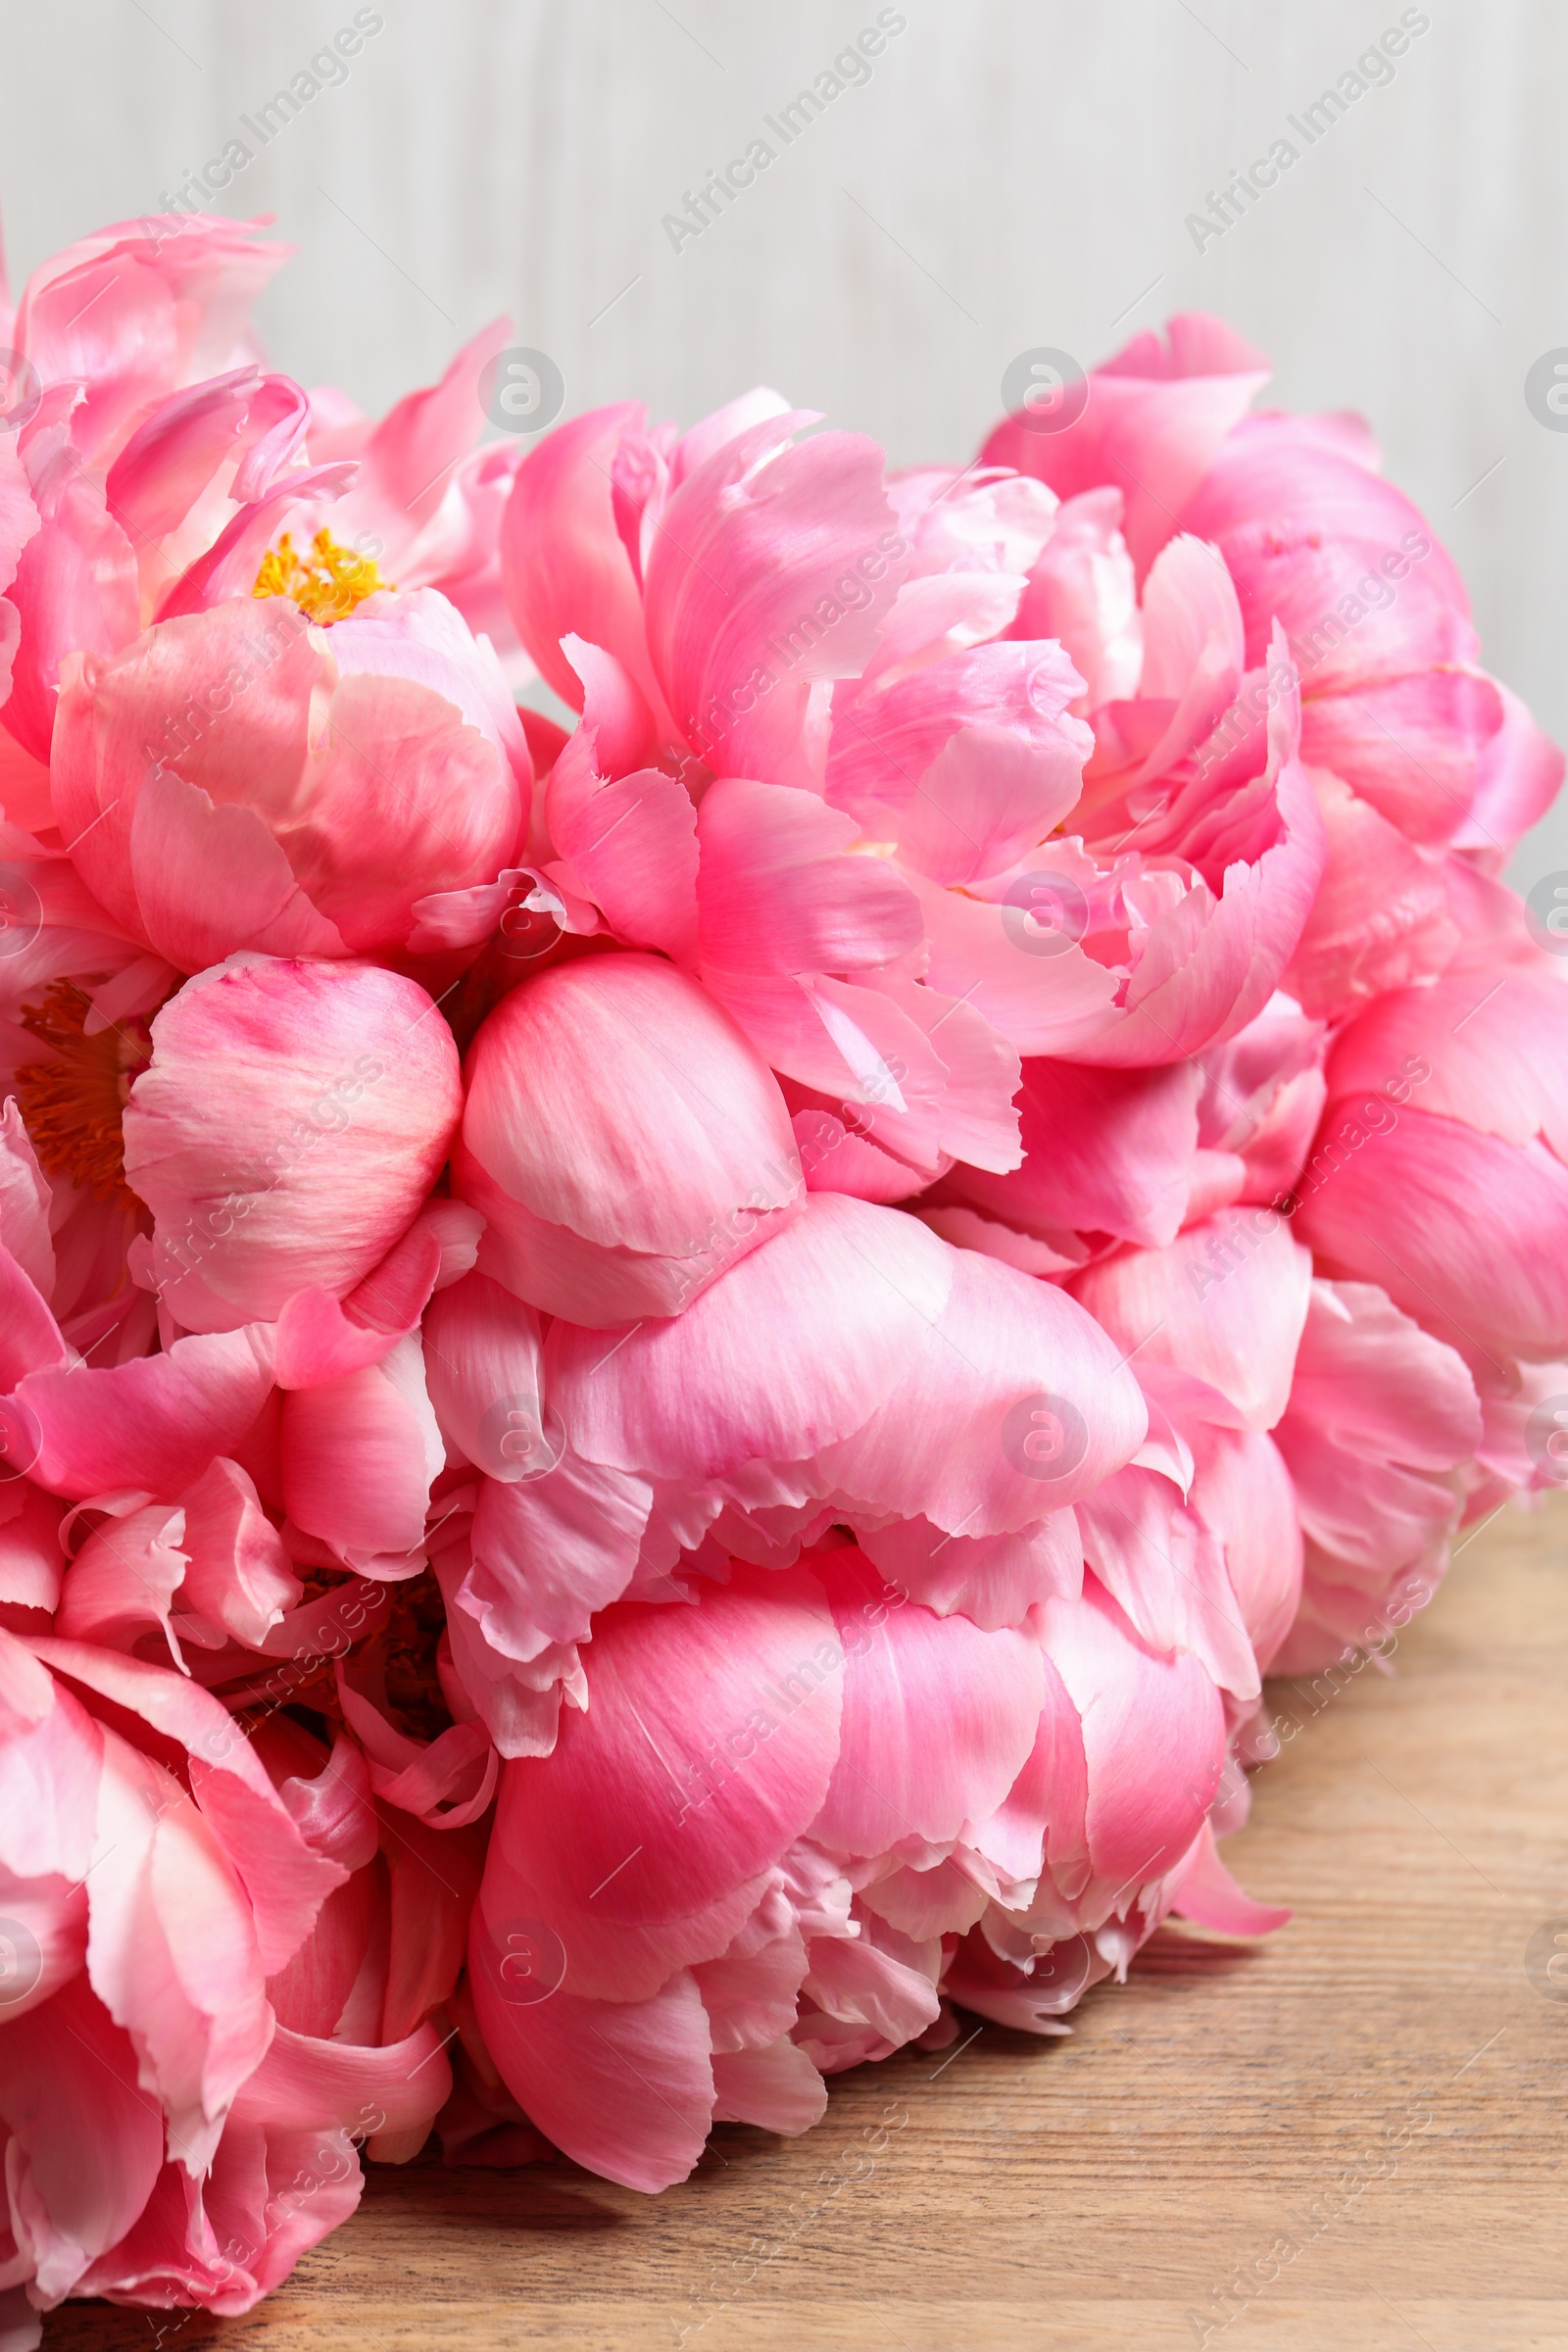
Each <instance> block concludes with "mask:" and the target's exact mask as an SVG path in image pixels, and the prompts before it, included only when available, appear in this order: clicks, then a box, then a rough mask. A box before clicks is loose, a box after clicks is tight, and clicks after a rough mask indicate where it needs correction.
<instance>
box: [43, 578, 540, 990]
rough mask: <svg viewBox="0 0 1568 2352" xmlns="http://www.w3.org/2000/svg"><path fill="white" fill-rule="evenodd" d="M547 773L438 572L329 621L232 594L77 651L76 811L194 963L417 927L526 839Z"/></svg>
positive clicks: (144, 926) (139, 911)
mask: <svg viewBox="0 0 1568 2352" xmlns="http://www.w3.org/2000/svg"><path fill="white" fill-rule="evenodd" d="M529 776H530V770H529V764H528V756H527V748H526V745H525V744H524V742H523V739H522V733H521V729H520V727H519V726H518V723H517V719H516V714H515V711H513V709H512V706H511V703H510V700H509V699H508V697H507V695H506V691H505V688H504V686H503V684H502V680H501V674H500V670H499V668H498V667H497V665H496V662H495V657H494V656H493V655H492V654H490V653H489V651H488V648H486V647H483V646H481V645H479V644H478V643H477V642H475V641H474V640H473V639H472V638H470V637H469V635H468V633H467V630H466V627H465V626H464V624H463V623H462V621H461V620H460V619H459V618H458V616H457V614H456V613H454V612H453V611H452V609H451V608H450V607H449V606H448V605H446V604H445V602H444V601H443V600H442V599H441V598H440V597H438V596H437V595H436V594H435V592H434V591H433V590H430V589H424V590H421V591H419V592H418V594H417V595H415V596H409V597H388V596H385V595H376V596H372V597H371V598H370V599H369V601H368V606H366V605H363V604H362V606H361V608H360V613H359V615H358V616H357V617H355V618H350V619H343V620H340V621H338V622H337V623H336V625H335V626H333V627H332V628H331V629H330V630H329V631H321V630H319V629H316V628H313V627H312V626H310V625H309V623H308V620H307V618H306V614H305V613H304V612H302V611H301V609H300V608H299V607H298V606H297V605H296V604H294V603H293V602H292V601H291V600H289V599H287V598H282V599H280V600H278V601H276V602H273V601H270V600H269V601H263V602H261V603H258V602H257V601H255V600H253V599H251V598H230V599H228V600H227V601H225V602H222V603H220V604H217V605H215V606H213V607H212V608H211V609H210V610H207V611H203V612H199V613H189V614H187V615H186V616H184V617H182V618H177V619H170V620H165V621H162V622H160V623H158V624H157V625H156V626H155V627H154V628H152V629H151V630H150V631H149V632H148V633H147V635H146V636H145V637H142V638H138V639H137V640H136V641H135V642H134V643H133V644H131V645H129V646H128V647H127V648H126V649H125V650H124V652H123V653H120V654H117V655H115V656H114V657H112V658H110V659H108V660H104V659H102V658H98V657H93V656H88V657H86V658H84V659H82V660H80V661H73V662H68V663H67V665H66V667H65V670H64V671H63V678H62V691H61V703H60V714H59V718H58V721H57V725H56V731H55V743H54V753H53V767H52V790H53V798H54V813H55V818H56V821H57V823H58V825H59V827H60V830H61V833H62V836H63V837H64V839H65V840H67V841H69V842H72V843H73V844H75V845H76V846H75V850H74V856H75V858H76V861H77V864H78V868H79V870H80V871H81V872H82V874H83V875H84V876H85V878H86V879H87V881H88V882H89V884H90V885H91V886H92V887H93V888H94V890H95V891H96V893H97V894H98V896H99V897H100V899H101V900H102V901H103V903H104V905H105V906H106V907H107V908H108V910H109V912H110V914H111V916H112V917H113V919H114V920H115V922H116V923H117V924H119V925H120V926H121V927H122V928H123V930H124V931H126V932H128V933H129V934H130V935H131V936H132V937H135V938H139V939H141V940H143V941H145V943H146V945H147V946H148V947H149V948H150V949H152V950H154V951H155V952H156V953H157V954H158V955H160V956H163V957H164V958H165V959H166V961H167V962H168V963H170V964H172V966H173V967H174V969H175V970H176V971H186V972H195V971H200V970H202V969H203V968H204V967H206V966H207V965H210V964H213V963H218V962H221V960H222V959H223V957H224V956H227V955H230V954H232V953H233V952H234V951H235V950H236V949H240V948H253V949H260V950H264V951H267V952H270V953H279V954H285V955H288V954H303V955H309V956H353V955H363V954H367V953H369V954H389V953H392V952H394V951H396V950H399V949H402V948H404V947H407V946H408V945H409V944H410V941H411V939H412V938H413V936H414V933H415V932H416V930H417V923H418V911H417V909H418V902H419V901H420V900H421V899H422V898H426V897H429V896H431V895H432V894H434V893H439V892H441V891H443V890H461V889H465V888H467V887H468V886H469V885H471V884H472V883H474V882H476V881H481V880H482V881H488V880H490V879H491V877H492V876H493V874H494V873H495V871H496V870H497V869H498V868H499V867H501V866H502V865H504V864H506V863H507V862H508V861H509V860H510V858H512V856H513V854H514V852H515V848H516V846H517V841H518V837H519V829H520V827H521V825H522V824H523V822H524V821H525V802H524V798H523V796H524V795H525V793H526V790H527V787H528V783H529Z"/></svg>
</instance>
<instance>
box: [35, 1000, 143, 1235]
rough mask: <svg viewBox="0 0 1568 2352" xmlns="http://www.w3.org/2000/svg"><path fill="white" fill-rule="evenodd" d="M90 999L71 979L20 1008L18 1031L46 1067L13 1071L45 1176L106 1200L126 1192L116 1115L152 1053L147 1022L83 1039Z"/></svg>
mask: <svg viewBox="0 0 1568 2352" xmlns="http://www.w3.org/2000/svg"><path fill="white" fill-rule="evenodd" d="M91 1010H92V1005H91V1002H90V1000H89V999H88V998H87V997H86V996H85V995H84V994H83V993H82V991H81V990H80V989H79V988H77V987H76V985H75V983H74V982H73V981H71V980H52V981H51V982H50V983H49V986H48V987H47V988H46V989H45V991H44V999H43V1003H42V1004H41V1005H24V1006H23V1008H22V1011H21V1014H20V1015H19V1018H20V1021H21V1025H22V1027H23V1028H24V1029H25V1030H26V1031H27V1032H28V1034H29V1035H30V1036H32V1037H35V1038H37V1039H38V1041H39V1043H40V1044H41V1045H44V1046H48V1047H50V1048H51V1049H52V1052H51V1054H50V1058H49V1059H48V1060H47V1061H29V1062H25V1063H24V1064H23V1066H22V1068H21V1069H19V1070H18V1072H17V1077H16V1087H17V1101H18V1103H20V1105H21V1109H22V1117H23V1122H24V1124H25V1127H26V1130H27V1133H28V1135H29V1136H30V1137H31V1138H32V1148H33V1150H34V1151H35V1152H37V1154H38V1159H39V1162H40V1164H41V1165H42V1167H43V1168H44V1170H45V1172H46V1173H47V1174H48V1175H50V1176H68V1177H69V1178H70V1179H71V1181H72V1183H73V1184H79V1185H81V1186H83V1187H84V1188H85V1190H87V1191H88V1192H91V1193H94V1194H96V1195H97V1197H98V1199H99V1200H101V1201H102V1200H105V1199H107V1198H108V1197H109V1195H111V1194H112V1193H120V1192H126V1191H128V1189H129V1188H128V1187H127V1186H126V1183H125V1161H124V1141H123V1135H122V1133H121V1124H120V1122H121V1114H122V1112H123V1110H124V1107H125V1104H126V1102H127V1101H128V1100H129V1096H130V1082H131V1080H132V1079H133V1078H134V1077H135V1075H136V1073H137V1071H138V1070H141V1069H145V1067H146V1065H147V1063H148V1061H149V1059H150V1058H151V1055H152V1039H151V1037H150V1036H149V1034H148V1030H147V1025H146V1023H145V1021H137V1020H133V1021H129V1022H125V1023H122V1024H119V1025H116V1024H114V1023H111V1024H110V1025H109V1026H108V1027H107V1028H105V1029H101V1030H100V1031H99V1032H98V1034H97V1036H96V1037H88V1036H86V1035H85V1033H84V1024H85V1022H86V1018H87V1015H88V1013H89V1012H90V1011H91Z"/></svg>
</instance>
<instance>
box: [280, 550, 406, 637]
mask: <svg viewBox="0 0 1568 2352" xmlns="http://www.w3.org/2000/svg"><path fill="white" fill-rule="evenodd" d="M391 586H392V582H391V581H390V580H383V579H382V577H381V574H380V573H379V571H378V570H377V569H376V566H375V559H374V557H373V556H360V555H356V554H355V552H354V550H353V548H352V547H344V546H342V545H341V544H340V542H339V541H337V540H336V539H334V538H333V536H332V534H331V532H330V531H329V530H327V529H325V528H324V526H323V528H322V529H320V530H319V531H318V532H317V534H316V537H315V538H314V539H313V540H312V541H311V552H310V554H309V555H308V556H301V555H297V554H296V553H295V549H294V541H293V538H292V537H291V535H290V534H289V533H288V532H287V531H285V532H284V533H283V536H282V538H281V539H280V540H279V541H278V543H277V545H276V546H275V547H270V548H269V549H268V551H267V553H266V555H265V556H264V557H263V558H262V568H261V570H260V571H259V572H258V573H257V574H256V585H255V587H254V588H253V589H252V590H251V594H252V596H289V597H292V598H293V600H294V602H295V604H297V605H298V607H299V609H300V611H301V612H302V613H305V614H306V615H307V616H308V617H309V618H310V619H311V620H319V622H320V623H321V626H322V627H323V628H330V627H331V625H332V623H333V621H334V620H346V619H347V617H348V615H349V614H350V613H352V612H353V611H354V608H355V606H356V605H363V604H364V602H365V600H366V598H367V597H368V596H374V594H375V592H376V590H377V589H378V588H390V587H391Z"/></svg>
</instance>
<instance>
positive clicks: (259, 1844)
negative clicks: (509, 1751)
mask: <svg viewBox="0 0 1568 2352" xmlns="http://www.w3.org/2000/svg"><path fill="white" fill-rule="evenodd" d="M0 1681H3V1688H4V1700H3V1705H4V1715H5V1724H4V1737H3V1739H0V1779H3V1780H4V1781H5V1783H6V1785H7V1802H6V1805H5V1808H4V1810H5V1815H6V1819H7V1822H8V1823H9V1825H10V1826H9V1828H8V1829H7V1831H6V1832H5V1834H4V1837H3V1840H0V1873H3V1875H4V1878H5V1895H4V1900H5V1904H6V1909H7V1912H8V1914H9V1915H10V1916H9V1917H8V1920H7V1935H8V1937H9V1938H10V1942H9V1945H8V1948H9V1949H10V1950H11V1951H12V1952H13V1953H14V1955H15V1964H14V1967H13V1969H12V1971H11V1974H10V1979H9V1981H8V1985H7V1988H6V1989H7V2002H6V2011H5V2019H4V2022H3V2023H0V2126H3V2129H4V2132H5V2137H6V2143H7V2167H6V2169H7V2177H8V2180H10V2182H11V2184H12V2186H11V2206H10V2211H11V2236H12V2241H13V2243H12V2253H11V2257H10V2260H9V2263H8V2283H9V2285H10V2286H11V2288H12V2289H13V2301H12V2305H11V2309H10V2311H9V2312H8V2315H7V2316H8V2319H11V2320H12V2322H13V2325H14V2326H15V2328H16V2340H17V2341H18V2342H21V2343H32V2344H36V2343H37V2341H38V2332H37V2323H36V2320H35V2319H34V2318H32V2317H31V2315H32V2314H33V2313H36V2312H38V2311H48V2310H52V2309H53V2308H54V2307H55V2306H56V2305H57V2304H58V2303H59V2302H60V2301H61V2300H62V2299H63V2298H64V2297H65V2296H66V2295H68V2294H83V2295H105V2296H108V2297H110V2298H111V2299H113V2300H118V2301H126V2302H137V2303H150V2304H153V2305H155V2306H157V2305H163V2306H170V2305H180V2304H205V2305H207V2306H208V2307H210V2308H213V2309H216V2310H219V2311H226V2312H234V2313H237V2312H242V2311H246V2310H248V2309H249V2308H250V2307H251V2305H252V2304H253V2303H254V2302H256V2300H257V2299H258V2297H259V2296H260V2295H262V2294H263V2293H265V2292H266V2291H267V2290H268V2288H270V2286H273V2285H275V2284H276V2283H277V2282H278V2280H279V2279H280V2278H283V2277H285V2276H286V2274H287V2272H288V2270H289V2269H290V2268H291V2267H292V2265H293V2263H294V2262H295V2261H296V2260H297V2259H298V2256H299V2255H300V2253H301V2252H303V2251H304V2249H305V2248H306V2247H307V2246H310V2245H313V2244H315V2243H316V2242H317V2240H318V2239H319V2237H321V2236H322V2235H324V2234H325V2232H326V2231H327V2230H328V2229H331V2228H332V2227H334V2226H335V2224H336V2223H337V2222H338V2221H340V2220H341V2219H342V2218H343V2217H344V2215H345V2214H346V2213H348V2212H350V2211H352V2209H353V2206H354V2204H355V2202H356V2201H357V2198H358V2194H359V2183H360V2175H359V2167H358V2164H357V2162H356V2149H357V2146H358V2145H359V2144H360V2143H361V2142H362V2141H366V2140H373V2142H374V2145H375V2147H376V2150H377V2152H378V2153H380V2154H381V2155H383V2156H385V2157H387V2158H390V2159H393V2160H395V2159H397V2158H398V2157H399V2156H405V2155H409V2154H412V2153H413V2152H414V2149H415V2148H416V2147H417V2144H418V2142H419V2141H420V2140H421V2139H422V2138H423V2136H424V2134H425V2131H427V2130H428V2127H429V2123H430V2120H431V2118H432V2117H433V2116H434V2114H435V2113H436V2111H437V2109H438V2108H439V2107H440V2105H441V2103H442V2101H443V2099H444V2098H445V2096H446V2092H447V2089H448V2086H449V2082H450V2075H449V2071H448V2069H447V2066H446V2063H445V2061H444V2059H443V2058H442V2056H441V2054H440V2051H441V2045H440V2037H439V2035H438V2034H437V2033H436V2031H435V2029H434V2028H433V2027H432V2026H431V2025H430V2024H429V2023H427V2022H425V2008H426V2007H427V2005H428V2001H429V1999H431V1998H437V1999H438V1998H439V1997H440V1992H441V1989H449V1988H450V1985H449V1984H448V1985H445V1986H443V1985H442V1982H441V1980H440V1977H439V1974H438V1973H437V1974H436V1976H435V1980H434V1986H432V1984H431V1970H430V1965H429V1963H430V1958H431V1956H432V1950H433V1947H432V1945H431V1941H430V1937H429V1935H428V1930H427V1928H426V1927H425V1925H424V1922H423V1918H422V1917H421V1919H420V1924H419V1925H418V1927H417V1928H416V1927H415V1922H414V1919H413V1918H412V1917H411V1915H410V1911H409V1908H408V1904H407V1897H405V1903H404V1905H403V1907H402V1911H401V1922H400V1906H399V1904H398V1902H397V1900H396V1898H395V1895H394V1897H393V1899H392V1901H391V1902H390V1904H389V1900H388V1888H387V1866H386V1865H385V1863H384V1862H382V1861H380V1860H379V1859H378V1858H377V1849H378V1832H377V1827H376V1820H375V1815H374V1812H373V1809H372V1807H371V1805H370V1803H369V1791H368V1782H367V1780H366V1776H365V1765H364V1759H363V1757H361V1756H360V1754H359V1751H358V1750H357V1749H356V1748H355V1747H354V1746H353V1744H352V1742H349V1741H344V1740H340V1741H339V1743H338V1746H337V1747H336V1748H335V1749H334V1751H333V1753H332V1755H331V1757H330V1759H328V1757H327V1755H326V1752H325V1751H324V1750H323V1749H322V1748H321V1747H320V1746H319V1743H317V1742H316V1741H315V1740H311V1739H310V1738H308V1737H307V1736H306V1735H305V1734H304V1733H302V1732H300V1731H299V1730H298V1729H297V1728H295V1727H292V1726H289V1727H286V1728H284V1727H275V1728H274V1729H272V1730H271V1732H270V1734H268V1735H266V1736H265V1737H263V1738H261V1739H259V1740H258V1741H257V1743H256V1744H255V1745H252V1744H251V1742H250V1741H249V1740H247V1738H246V1737H245V1729H244V1727H243V1726H242V1725H239V1724H236V1723H233V1722H231V1721H230V1718H229V1716H228V1714H227V1712H226V1711H225V1709H224V1708H223V1707H222V1706H221V1705H220V1704H219V1702H218V1701H217V1700H216V1699H214V1698H211V1697H209V1696H208V1695H207V1694H206V1693H205V1692H203V1691H198V1690H194V1689H192V1688H191V1686H190V1685H189V1684H188V1683H186V1682H184V1681H182V1680H181V1678H180V1677H179V1676H178V1675H176V1674H173V1673H172V1672H170V1671H169V1670H168V1669H166V1668H160V1667H156V1666H150V1665H144V1664H141V1663H139V1662H136V1661H134V1660H132V1659H129V1658H123V1657H116V1656H114V1655H112V1654H111V1653H108V1652H106V1651H103V1650H101V1649H98V1648H96V1647H92V1646H89V1645H87V1644H84V1643H81V1642H73V1641H69V1640H60V1639H56V1638H53V1637H50V1638H38V1639H31V1640H18V1639H17V1638H16V1637H14V1636H12V1635H10V1634H4V1633H0ZM422 1859H423V1857H421V1861H422ZM417 1900H418V1904H419V1909H420V1912H421V1913H422V1914H429V1913H430V1911H431V1909H432V1906H433V1909H434V1912H435V1913H437V1914H438V1913H439V1911H440V1897H439V1892H438V1887H437V1883H436V1879H435V1877H434V1876H433V1875H431V1874H429V1873H428V1870H426V1875H425V1877H424V1878H423V1880H422V1883H421V1884H420V1887H419V1894H418V1897H417ZM389 1917H390V1933H391V1951H392V1958H391V1964H390V1974H389V1973H388V1962H387V1960H386V1958H385V1956H384V1946H383V1954H382V1956H381V1957H380V1959H379V1964H378V1965H377V1960H376V1958H375V1945H376V1940H377V1923H379V1933H380V1935H381V1936H382V1937H383V1938H384V1937H385V1936H386V1934H387V1922H388V1919H389ZM460 1932H461V1929H460ZM411 1934H412V1935H414V1936H417V1947H414V1946H411V1944H410V1937H411ZM449 1948H450V1938H449ZM411 1963H412V1966H411ZM438 1969H439V1963H437V1971H438ZM394 1987H395V1990H394ZM18 2289H25V2301H24V2299H23V2296H22V2295H21V2294H20V2293H17V2292H16V2291H15V2290H18ZM29 2322H30V2325H29Z"/></svg>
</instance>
